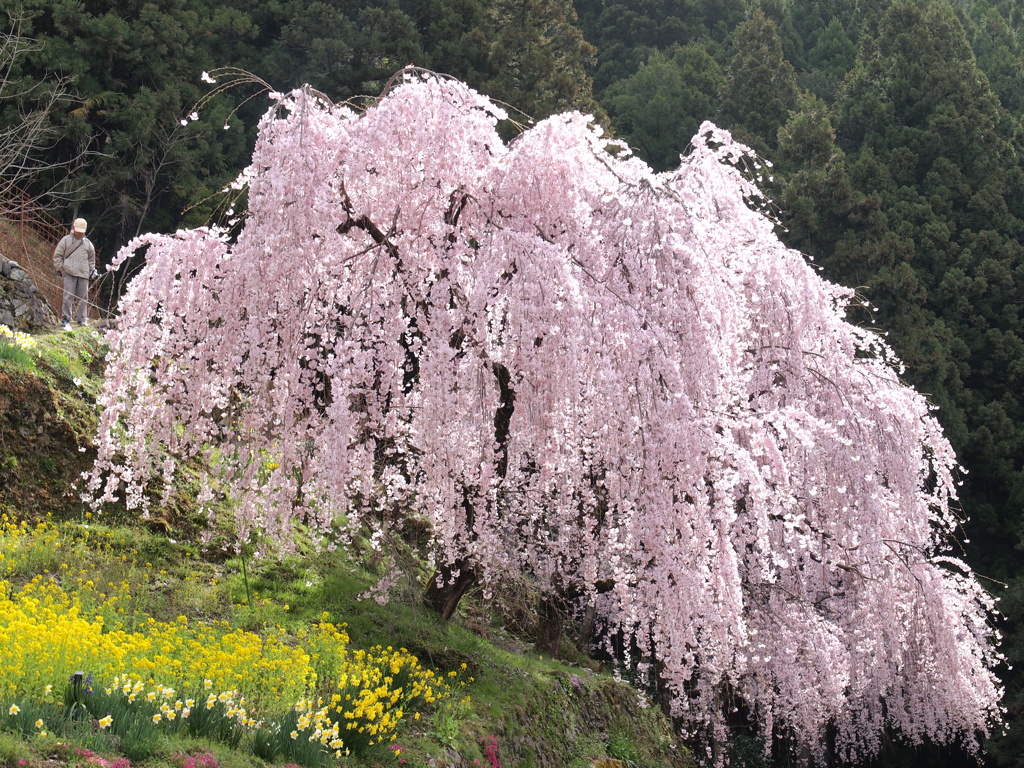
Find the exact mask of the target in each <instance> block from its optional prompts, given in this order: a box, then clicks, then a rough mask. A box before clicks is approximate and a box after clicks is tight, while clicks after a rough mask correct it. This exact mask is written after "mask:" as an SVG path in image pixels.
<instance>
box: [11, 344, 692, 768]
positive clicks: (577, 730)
mask: <svg viewBox="0 0 1024 768" xmlns="http://www.w3.org/2000/svg"><path fill="white" fill-rule="evenodd" d="M36 342H37V345H36V346H35V347H34V348H32V349H31V350H29V354H28V355H27V356H24V357H22V356H17V355H14V354H6V355H5V356H4V357H3V358H2V359H0V382H2V386H0V391H2V393H3V396H2V399H0V472H2V478H0V480H2V492H0V585H2V593H0V690H2V691H3V692H2V693H0V705H2V706H0V764H7V765H28V766H42V765H43V764H44V763H46V764H49V765H52V764H53V762H54V761H57V762H58V763H67V764H75V765H87V764H97V765H104V764H117V760H128V761H130V762H131V764H132V765H175V766H185V765H188V766H192V768H194V767H195V766H196V765H200V766H203V767H204V768H212V766H213V765H221V766H225V768H227V767H229V766H255V765H261V764H263V763H264V762H265V761H266V762H269V763H270V764H273V765H285V764H299V765H303V766H306V767H307V768H317V767H318V766H322V765H331V764H336V765H353V766H356V765H408V766H476V765H485V766H497V765H504V766H551V767H554V766H580V767H581V768H583V767H585V766H596V765H600V766H607V767H609V768H610V767H611V766H616V765H630V766H646V767H650V768H655V766H666V767H667V766H672V767H673V768H675V767H676V766H678V767H679V768H683V767H684V766H690V765H692V761H691V760H690V758H689V757H688V751H687V750H686V748H685V747H684V746H683V745H682V743H681V742H680V741H679V740H678V738H677V737H676V736H675V735H674V734H673V732H672V729H671V726H670V725H669V724H668V723H667V722H666V720H665V719H664V718H663V716H662V715H661V713H660V711H659V709H658V707H657V706H656V705H653V704H651V703H650V702H649V701H648V700H647V699H646V697H645V696H644V695H643V694H642V693H640V692H639V691H637V690H636V689H634V688H631V687H630V686H628V685H627V684H625V683H623V682H618V681H616V679H614V678H613V676H612V675H611V671H612V670H611V668H610V667H607V666H606V665H601V664H598V663H596V662H593V661H591V660H589V659H586V658H585V657H583V656H582V655H581V654H579V653H578V652H577V651H575V650H574V648H573V647H572V646H571V645H570V644H568V643H566V644H565V645H563V649H562V650H563V653H562V656H563V659H561V660H555V659H552V658H550V657H545V656H544V655H542V654H539V653H537V652H535V651H534V650H533V648H532V642H531V641H530V639H528V638H530V637H532V633H533V629H534V628H533V622H534V621H535V617H533V616H532V615H531V614H530V611H529V610H528V609H527V608H526V606H529V605H531V603H530V602H528V598H529V596H528V595H516V594H502V595H498V596H495V597H494V598H492V599H490V600H487V601H485V600H484V599H483V597H482V596H481V595H480V594H471V595H470V596H469V598H468V599H467V600H466V601H464V607H463V609H462V610H461V612H460V613H459V614H458V615H457V616H456V617H455V618H454V619H453V620H452V621H450V622H447V623H444V622H441V621H439V620H438V619H437V618H436V617H435V616H434V615H433V614H431V613H428V612H425V611H424V610H423V609H421V608H420V597H421V593H422V579H423V578H424V575H425V574H426V573H427V571H426V570H425V568H424V566H423V565H422V564H421V563H419V562H418V561H417V559H416V558H415V556H414V551H415V545H416V535H417V534H416V532H415V531H414V530H408V531H407V532H406V536H407V539H408V541H405V542H395V545H396V546H398V547H400V548H401V549H402V551H404V552H406V557H407V561H406V562H405V565H404V571H403V573H404V578H405V583H404V584H402V585H399V588H398V589H397V590H396V595H395V597H394V598H393V599H392V601H391V602H390V603H389V604H387V605H379V604H378V603H377V602H375V601H374V600H373V599H362V598H361V596H362V595H364V593H365V592H366V591H367V589H368V588H369V587H370V586H371V585H372V584H373V582H374V581H375V571H376V568H377V566H378V565H379V564H378V563H376V562H374V560H373V558H372V555H371V553H370V550H369V549H368V548H367V550H366V551H365V552H360V551H355V552H351V553H342V552H340V551H336V552H333V553H331V552H315V551H312V550H308V551H303V552H302V554H301V556H299V555H296V556H292V557H283V558H274V559H263V558H260V556H259V554H258V553H257V552H256V551H254V548H253V547H251V546H245V547H241V548H240V549H239V548H237V547H236V543H237V542H236V541H235V540H234V539H233V538H232V533H231V529H230V528H229V527H228V526H227V525H226V524H225V523H224V522H223V520H221V518H219V517H218V518H217V520H215V522H214V524H213V525H212V527H211V528H208V527H207V524H206V521H205V519H204V516H203V515H202V514H200V511H199V510H198V509H196V507H195V505H194V502H193V501H192V500H191V495H190V492H189V489H188V488H180V489H176V490H177V491H178V492H176V493H175V494H174V495H172V497H171V498H170V499H168V500H167V502H166V503H164V504H161V505H158V507H157V509H155V511H154V515H153V517H152V518H151V519H149V520H137V519H131V518H129V517H128V516H127V515H126V514H125V513H124V512H123V510H121V509H119V508H117V507H115V506H112V505H108V507H107V508H105V509H103V510H102V511H97V512H95V513H94V512H93V511H91V510H89V509H88V508H87V507H86V506H84V505H83V504H82V503H81V501H80V500H79V499H78V495H77V492H76V491H75V490H74V485H75V482H76V479H77V478H78V475H79V474H80V473H81V472H82V471H83V469H84V468H86V467H88V466H89V465H90V462H91V461H92V459H93V456H94V453H93V450H92V448H91V438H92V432H93V430H94V429H95V418H96V412H95V405H94V397H95V395H96V393H97V391H98V388H99V385H100V378H99V377H100V375H101V373H102V369H103V361H102V350H101V345H100V339H99V337H98V334H96V333H94V332H91V331H89V330H87V329H82V330H78V331H76V332H74V333H70V334H59V335H44V336H40V337H37V338H36ZM202 471H203V468H202V467H201V466H196V467H194V472H196V473H200V472H202ZM221 511H224V510H221ZM225 519H226V518H225ZM203 529H206V530H209V532H210V533H211V534H212V536H211V537H210V538H209V541H208V543H206V544H201V543H200V541H201V539H202V537H201V536H200V531H201V530H203ZM524 589H525V587H524ZM70 637H75V638H76V643H74V644H73V645H69V644H68V642H67V640H68V638H70ZM75 671H81V672H83V673H84V675H86V676H88V677H87V678H84V679H83V681H82V683H81V684H80V685H79V684H77V683H74V682H71V683H69V682H67V681H68V678H69V677H70V676H72V675H73V673H74V672H75ZM314 675H315V676H314ZM378 675H379V677H378ZM370 681H376V682H372V683H371V682H370ZM400 681H405V682H404V683H402V682H400ZM90 683H91V689H92V693H91V694H88V695H87V692H86V691H87V688H88V686H89V685H90ZM76 686H77V687H76ZM381 686H383V687H384V688H383V689H382V688H381ZM171 688H173V689H174V692H173V693H170V694H169V693H166V691H168V690H170V689H171ZM108 689H109V690H108ZM399 691H401V692H400V693H399ZM150 693H152V694H153V696H154V701H153V702H147V701H146V697H147V695H148V694H150ZM211 693H212V694H216V695H217V696H220V697H221V698H220V699H216V697H211ZM133 694H134V696H133ZM335 695H337V696H338V697H339V699H338V700H337V701H334V700H333V698H332V697H334V696H335ZM129 697H132V699H133V700H132V701H131V702H129V701H128V699H129ZM135 697H137V703H136V701H135V700H134V699H135ZM243 698H244V701H243ZM303 699H306V700H307V701H306V702H305V703H304V704H302V705H301V706H300V708H299V710H296V709H295V708H294V705H295V704H296V703H297V702H299V701H300V700H303ZM210 700H213V701H214V703H213V705H211V708H210V709H209V710H207V709H206V708H205V705H206V704H207V703H208V702H209V701H210ZM321 700H322V701H321ZM161 703H163V704H164V705H165V707H166V708H165V709H164V710H163V711H162V714H161V708H160V706H159V705H160V704H161ZM175 703H177V705H178V706H177V708H176V709H175ZM332 706H333V707H334V709H331V707H332ZM375 707H376V708H375ZM188 710H191V711H188ZM321 710H324V711H326V714H325V715H323V716H322V717H320V718H319V719H318V718H317V716H316V715H317V712H318V711H321ZM168 712H170V713H171V715H172V716H169V715H168ZM183 712H185V713H186V714H188V717H185V716H184V715H183V714H182V713H183ZM204 713H207V714H206V715H205V716H204V717H203V718H201V717H200V716H202V715H203V714H204ZM304 713H305V716H306V720H305V729H304V728H303V725H304V721H303V716H304ZM215 715H216V717H214V716H215ZM108 717H109V719H105V718H108ZM331 717H333V720H331V721H330V722H339V721H340V722H341V723H342V728H341V729H340V737H341V742H340V746H337V748H336V749H332V748H331V744H332V743H333V742H335V740H336V738H337V735H338V734H336V735H334V736H331V738H329V739H327V742H326V745H321V743H320V742H319V741H313V742H310V741H309V739H308V735H310V734H313V733H314V731H315V730H316V729H317V728H318V727H319V728H320V729H321V730H322V731H323V732H325V733H327V732H329V731H330V725H328V724H327V723H328V722H329V721H328V718H331ZM348 722H354V723H357V724H358V725H359V727H362V728H365V730H364V731H363V732H361V733H360V735H359V736H356V733H357V732H359V729H358V728H356V729H353V732H352V733H351V734H346V731H345V730H344V725H345V724H346V723H348ZM318 724H319V725H318ZM282 729H283V730H282ZM293 729H294V730H295V732H296V734H297V735H298V734H299V732H301V736H302V738H295V739H293V738H290V733H291V731H292V730H293ZM282 733H283V734H284V737H281V734H282ZM275 739H276V741H275ZM371 742H372V743H371ZM348 751H351V752H352V753H353V754H351V755H346V754H345V753H346V752H348ZM336 752H338V753H340V756H335V753H336ZM261 755H262V758H261V757H260V756H261ZM104 760H105V761H107V762H106V763H103V762H98V761H104ZM211 761H212V762H211Z"/></svg>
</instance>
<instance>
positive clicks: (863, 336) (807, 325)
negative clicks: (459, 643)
mask: <svg viewBox="0 0 1024 768" xmlns="http://www.w3.org/2000/svg"><path fill="white" fill-rule="evenodd" d="M404 80H405V82H404V83H403V84H401V85H400V86H399V87H397V88H395V89H394V90H393V91H391V92H390V93H389V94H388V95H387V96H386V97H384V98H382V99H381V100H379V102H378V103H377V104H376V105H374V106H373V107H371V108H369V109H368V110H366V112H365V113H361V114H357V113H356V112H353V111H351V110H350V109H348V108H346V107H338V106H334V105H331V104H328V103H326V102H324V101H323V100H322V99H321V98H318V97H317V96H315V95H312V94H310V93H309V92H308V91H304V90H300V91H296V92H295V93H293V94H291V95H289V96H281V97H277V98H278V102H277V103H276V104H275V106H274V108H273V109H272V110H271V111H270V112H269V113H268V115H267V116H266V118H265V119H264V121H263V123H262V125H261V130H260V137H259V140H258V142H257V146H256V149H255V152H254V156H253V161H252V165H251V166H250V167H249V168H248V169H247V170H246V171H245V173H244V174H243V175H242V177H241V178H240V179H239V184H245V185H247V186H248V194H249V200H248V212H247V218H246V220H245V222H244V228H243V229H242V230H241V233H240V234H239V235H238V238H237V241H236V242H233V243H232V242H229V240H228V238H227V236H226V235H225V233H223V232H220V231H217V230H212V229H204V230H195V231H188V232H179V233H177V234H176V235H173V236H160V235H147V236H145V237H142V238H139V239H137V240H135V241H133V242H132V243H130V244H129V245H128V246H127V247H126V248H125V249H124V251H123V252H122V254H121V258H125V257H126V256H127V255H129V254H131V253H134V252H136V251H137V250H139V249H140V248H144V249H145V253H146V266H145V269H144V270H143V271H142V272H141V273H140V274H139V276H138V277H136V278H135V279H134V280H133V281H132V283H131V285H130V286H129V290H128V292H127V294H126V295H125V296H124V298H123V300H122V303H121V321H120V325H119V329H118V331H117V332H116V333H112V334H111V335H110V337H109V343H110V346H111V351H110V356H109V367H108V374H107V382H106V389H105V391H104V394H103V398H102V405H103V406H104V411H103V416H102V423H101V430H100V436H99V459H98V461H97V464H96V467H95V470H94V471H93V473H92V475H91V477H90V479H89V491H90V494H91V495H92V497H93V498H94V499H97V500H100V501H102V500H104V499H110V498H112V497H113V496H114V495H116V494H120V493H123V494H125V495H126V497H127V499H128V502H129V503H130V504H131V505H133V506H139V507H145V506H146V504H147V495H146V493H145V492H144V489H145V488H146V487H147V484H149V483H150V481H151V480H152V479H153V478H160V477H162V478H164V479H165V480H167V481H170V480H171V479H172V478H173V477H174V476H175V473H176V471H177V467H178V464H179V463H180V462H181V461H183V460H187V459H188V458H189V457H192V456H196V455H200V454H201V455H204V456H205V457H206V458H207V459H208V460H209V461H211V462H212V464H213V465H214V466H216V467H219V468H220V470H221V471H222V473H223V478H222V480H223V482H224V483H226V484H227V487H230V489H231V493H232V494H233V495H234V496H235V497H236V498H237V500H238V521H237V524H238V528H239V532H240V535H241V536H243V537H244V536H246V535H247V533H248V532H249V531H251V530H253V529H256V528H258V529H260V530H262V531H263V532H265V534H266V535H267V536H268V537H269V538H271V539H274V540H277V541H278V542H279V543H280V544H281V545H283V546H287V545H288V542H289V540H290V534H291V531H292V527H293V525H294V524H295V522H296V521H302V522H303V523H304V524H306V525H308V526H309V527H310V528H311V529H312V530H313V531H315V532H317V533H320V534H324V535H327V534H328V532H329V531H330V529H331V526H332V525H337V524H339V523H340V524H342V525H343V526H344V527H347V528H348V529H349V530H354V529H356V528H359V527H364V526H368V527H369V528H371V529H373V530H379V529H380V527H381V526H382V525H388V524H389V522H388V521H391V520H394V519H395V517H396V515H395V510H403V509H404V510H412V511H415V512H416V513H418V514H420V515H424V516H426V517H427V518H429V520H430V523H431V525H432V537H433V538H432V549H433V552H434V554H435V557H436V560H437V562H438V564H439V565H441V564H448V565H451V564H454V563H463V564H470V566H471V567H472V568H473V569H475V571H476V572H477V573H478V574H479V577H480V578H481V579H482V580H484V581H485V582H487V583H494V582H497V581H499V580H500V579H501V578H502V576H503V575H505V574H508V573H525V574H528V575H529V576H530V577H532V578H534V579H536V581H537V583H538V584H539V585H540V586H541V587H542V588H554V586H553V585H556V586H557V587H558V588H559V589H562V590H575V591H576V592H577V593H580V594H583V595H585V596H586V599H589V600H593V601H597V602H598V604H599V606H600V609H601V611H602V614H603V615H604V617H605V619H606V620H607V621H609V622H610V623H611V624H612V626H615V627H619V628H621V629H623V630H625V631H626V632H627V634H628V635H629V636H631V637H633V638H634V640H635V644H636V647H637V648H638V649H639V650H640V652H641V653H642V654H645V655H646V657H647V658H650V659H652V660H656V662H657V667H658V669H659V672H660V674H661V675H662V677H663V678H664V680H665V681H666V683H667V685H668V686H669V689H670V690H671V691H672V693H673V695H674V702H675V703H674V709H675V712H676V714H677V715H679V716H680V717H681V718H682V719H683V721H684V722H686V723H688V724H689V726H690V727H691V728H692V729H694V730H696V729H706V730H707V731H709V732H710V733H711V734H712V735H713V736H717V737H722V736H723V735H724V734H725V719H724V717H725V715H724V709H725V705H723V703H722V702H723V693H724V692H728V694H729V695H730V696H733V697H736V699H738V700H740V701H742V702H744V704H745V705H746V707H747V709H748V711H749V712H750V714H751V716H752V717H754V718H756V721H757V722H758V723H759V724H760V727H761V728H762V729H763V732H764V733H765V736H766V738H771V737H772V736H773V735H785V736H787V737H789V738H792V739H794V740H795V741H796V742H798V743H800V744H802V745H804V746H806V747H807V748H808V749H809V750H810V751H811V752H812V753H813V754H818V755H820V754H821V753H822V749H823V748H824V746H823V745H824V743H825V738H824V734H825V731H826V728H830V733H831V739H832V742H833V745H834V747H833V748H834V750H835V751H836V752H837V753H838V754H839V755H840V756H842V757H844V758H847V759H851V760H852V759H856V758H859V757H862V756H865V755H871V754H874V753H877V751H878V749H879V748H880V738H881V735H882V733H883V729H885V728H894V729H896V730H898V731H899V732H900V733H901V734H902V735H903V736H904V737H905V738H906V739H908V740H909V741H911V742H919V741H921V740H922V739H925V738H927V739H931V740H934V741H938V742H949V741H953V740H957V739H959V740H962V741H963V742H964V743H966V744H967V745H968V746H971V747H976V745H977V741H976V739H977V736H978V734H979V733H984V732H986V731H987V729H988V728H990V727H991V725H992V724H994V723H995V722H997V721H998V719H999V709H998V700H999V696H1000V690H999V684H998V681H997V680H996V678H995V676H994V675H993V673H992V671H991V670H992V667H993V665H994V664H995V663H996V662H997V661H998V658H999V657H998V654H997V652H996V650H995V642H996V638H995V635H994V632H993V630H992V628H991V626H990V624H989V622H988V616H989V612H990V611H991V609H992V606H991V603H990V600H989V599H988V598H987V596H986V595H985V593H984V592H983V591H982V590H981V589H980V587H979V586H978V584H977V582H976V581H975V579H974V577H973V576H972V574H971V573H970V571H969V569H968V568H967V567H966V566H964V565H963V564H962V563H960V562H959V561H957V560H955V559H954V558H951V557H947V556H946V555H947V549H948V545H949V544H950V543H951V542H952V540H953V539H952V537H953V535H954V533H955V531H956V527H957V525H958V520H957V517H956V515H955V514H954V511H953V508H952V506H951V505H952V503H953V502H954V500H955V480H954V472H955V471H956V469H957V467H956V462H955V457H954V456H953V453H952V451H951V449H950V446H949V444H948V443H947V441H946V439H945V438H944V437H943V435H942V432H941V430H940V428H939V426H938V424H937V422H936V421H935V418H934V417H933V415H932V414H931V413H930V412H929V406H928V404H927V402H926V401H925V399H924V398H923V397H922V396H921V395H919V394H918V393H916V392H914V391H913V390H911V389H910V388H908V387H906V386H904V385H903V384H901V383H900V381H899V378H898V373H897V370H896V369H895V368H894V366H895V365H897V364H898V363H897V362H896V361H895V360H894V357H893V355H892V353H891V351H890V350H889V348H888V347H887V346H886V345H885V343H884V342H883V340H882V339H881V338H879V337H878V336H876V335H874V334H873V333H871V332H868V331H866V330H863V329H861V328H858V327H855V326H853V325H850V324H849V323H847V322H846V321H845V319H844V317H845V307H846V305H847V302H849V301H851V300H852V293H851V292H850V291H848V290H846V289H844V288H840V287H838V286H835V285H832V284H830V283H828V282H826V281H824V280H823V279H821V278H820V277H819V276H818V275H817V274H816V273H815V271H814V270H813V269H812V268H811V267H810V266H809V265H808V264H807V263H806V261H805V259H804V258H803V257H802V256H801V254H799V253H796V252H793V251H791V250H788V249H786V248H785V247H784V246H783V245H782V244H781V242H780V241H779V240H778V238H777V237H776V235H775V234H774V231H773V225H772V222H771V221H770V220H768V219H767V218H765V217H764V216H763V215H761V214H760V213H758V212H756V211H755V210H753V209H752V208H751V206H750V205H749V204H748V201H749V200H751V199H756V198H760V193H759V192H758V190H757V188H756V187H755V186H754V184H753V183H752V182H751V181H749V180H748V177H747V175H745V174H744V173H742V172H741V171H740V170H739V169H740V168H741V167H745V168H751V167H755V165H754V161H753V160H752V159H751V155H750V153H749V151H748V150H747V149H746V148H745V147H742V146H741V145H738V144H737V143H735V142H734V141H733V140H732V138H731V137H730V136H729V134H728V133H727V132H725V131H722V130H720V129H718V128H716V127H715V126H713V125H711V124H705V125H704V126H702V127H701V129H700V131H699V132H698V134H697V136H696V137H694V140H693V151H692V152H691V153H690V154H688V155H687V156H686V157H685V158H683V160H682V165H681V166H680V168H679V169H678V170H677V171H674V172H671V173H663V174H655V173H653V172H652V171H651V170H650V169H649V168H648V167H647V166H646V165H645V164H644V163H642V162H640V161H639V160H637V159H634V158H631V157H629V156H628V152H627V151H626V150H625V148H624V147H623V146H621V145H620V144H618V143H616V142H613V141H609V140H607V139H606V138H603V137H602V135H601V131H600V130H599V129H598V128H596V127H595V126H594V125H593V124H592V123H591V121H590V119H589V118H588V117H586V116H583V115H579V114H565V115H558V116H555V117H551V118H549V119H547V120H545V121H543V122H541V123H539V124H538V125H536V126H535V127H533V128H531V129H530V130H528V131H526V132H525V133H523V134H522V135H521V136H519V137H518V138H516V139H515V140H514V141H513V142H511V143H510V144H508V145H506V144H505V143H504V142H503V141H502V140H501V138H500V137H499V135H498V133H497V132H496V128H495V127H496V124H497V122H498V121H499V120H500V119H501V118H502V117H503V115H502V113H501V110H500V109H499V108H497V107H496V106H495V105H494V104H492V103H491V102H490V101H489V100H487V99H486V98H484V97H482V96H480V95H479V94H477V93H475V92H474V91H472V90H471V89H469V88H468V87H467V86H465V85H463V84H461V83H458V82H454V81H451V80H447V79H443V78H439V77H434V76H424V75H418V74H414V73H412V72H407V73H406V74H405V75H404ZM599 582H600V583H603V584H605V585H611V586H610V589H609V590H608V591H604V592H603V594H601V595H598V594H597V589H596V587H595V585H596V584H598V583H599Z"/></svg>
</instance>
